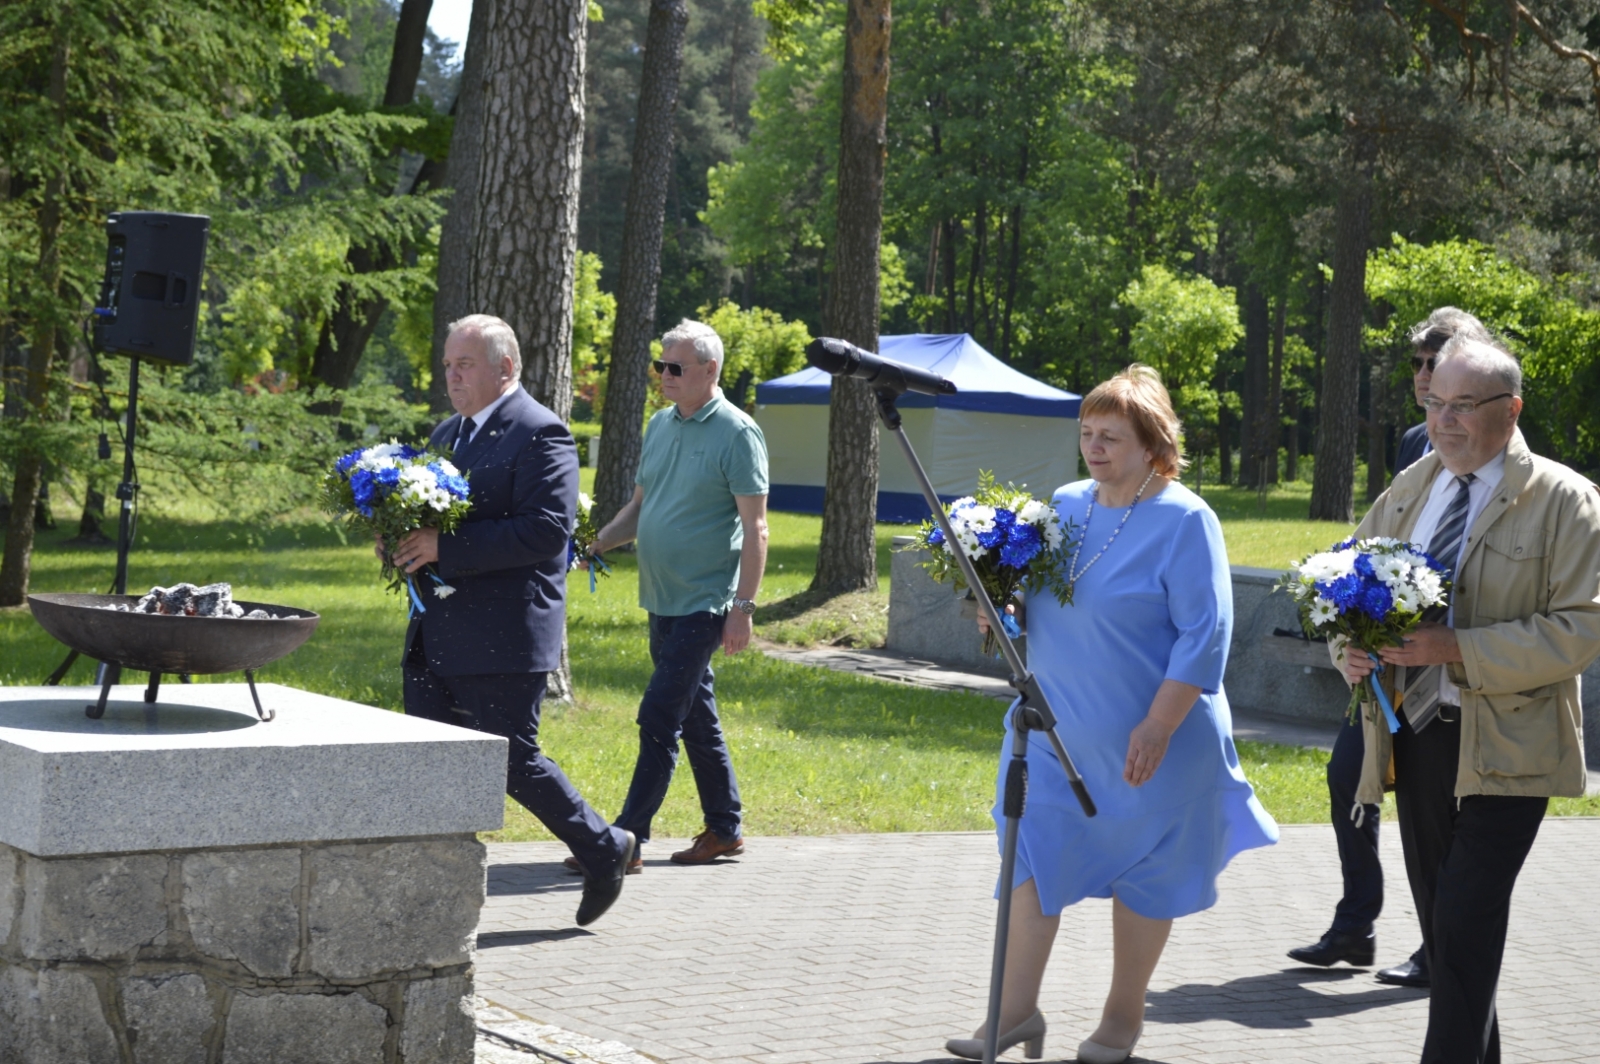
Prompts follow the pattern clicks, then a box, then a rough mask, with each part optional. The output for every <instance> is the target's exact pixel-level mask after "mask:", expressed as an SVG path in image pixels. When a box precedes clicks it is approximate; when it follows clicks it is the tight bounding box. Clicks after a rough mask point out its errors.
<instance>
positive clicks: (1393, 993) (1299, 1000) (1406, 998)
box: [1147, 968, 1428, 1030]
mask: <svg viewBox="0 0 1600 1064" xmlns="http://www.w3.org/2000/svg"><path fill="white" fill-rule="evenodd" d="M1367 977H1368V976H1367V973H1366V972H1364V971H1359V970H1353V969H1344V968H1341V969H1338V970H1334V971H1330V970H1327V969H1322V968H1287V969H1285V970H1283V971H1280V972H1264V973H1262V974H1260V975H1249V976H1245V977H1243V978H1240V979H1230V980H1229V981H1228V982H1226V983H1218V984H1210V983H1185V984H1184V985H1183V986H1175V987H1172V988H1171V989H1169V990H1161V991H1156V992H1153V993H1151V994H1150V996H1149V999H1148V1006H1147V1007H1148V1010H1149V1011H1148V1013H1147V1015H1148V1017H1149V1019H1150V1021H1151V1022H1152V1023H1163V1024H1181V1023H1199V1022H1202V1021H1204V1020H1228V1021H1229V1022H1231V1023H1237V1024H1239V1025H1241V1026H1244V1027H1252V1028H1257V1029H1275V1030H1283V1029H1292V1028H1301V1027H1310V1026H1311V1022H1312V1020H1314V1019H1326V1018H1329V1017H1334V1016H1349V1015H1353V1014H1355V1013H1358V1012H1366V1011H1367V1010H1369V1009H1378V1008H1384V1007H1385V1006H1389V1005H1403V1004H1405V1003H1406V1002H1410V1001H1418V1000H1423V999H1426V998H1427V996H1428V992H1427V991H1426V990H1413V989H1410V988H1407V987H1398V986H1383V985H1381V984H1377V983H1374V984H1373V985H1372V986H1371V988H1370V989H1367V990H1358V991H1356V992H1354V993H1341V994H1319V993H1317V991H1315V990H1313V989H1312V986H1314V985H1317V984H1329V983H1348V982H1349V981H1350V980H1351V979H1356V978H1367Z"/></svg>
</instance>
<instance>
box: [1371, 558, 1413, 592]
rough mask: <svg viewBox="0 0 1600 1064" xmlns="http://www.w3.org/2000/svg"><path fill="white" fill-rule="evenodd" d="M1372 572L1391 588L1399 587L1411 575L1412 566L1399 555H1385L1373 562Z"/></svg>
mask: <svg viewBox="0 0 1600 1064" xmlns="http://www.w3.org/2000/svg"><path fill="white" fill-rule="evenodd" d="M1372 571H1373V572H1374V573H1376V574H1377V575H1378V579H1379V580H1382V581H1383V582H1384V583H1385V584H1387V585H1388V586H1389V587H1390V588H1394V587H1397V586H1398V585H1400V584H1402V583H1404V582H1405V580H1406V578H1407V577H1408V576H1410V575H1411V566H1410V565H1408V564H1407V563H1406V562H1405V560H1404V559H1403V558H1401V557H1400V556H1399V555H1398V554H1385V555H1382V556H1381V557H1377V558H1374V559H1373V560H1372Z"/></svg>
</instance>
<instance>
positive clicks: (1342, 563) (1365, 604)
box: [1278, 536, 1450, 732]
mask: <svg viewBox="0 0 1600 1064" xmlns="http://www.w3.org/2000/svg"><path fill="white" fill-rule="evenodd" d="M1447 571H1448V570H1447V569H1446V568H1445V566H1444V565H1443V564H1441V563H1440V562H1439V560H1438V559H1437V558H1434V557H1432V556H1431V555H1429V554H1428V552H1427V551H1425V550H1423V549H1422V548H1421V547H1418V546H1416V545H1415V544H1411V543H1407V542H1405V541H1404V540H1399V539H1390V538H1388V537H1385V536H1378V537H1374V538H1372V539H1362V540H1357V539H1355V538H1351V539H1347V540H1345V541H1344V542H1343V543H1337V544H1335V545H1334V546H1333V548H1332V549H1331V550H1325V551H1318V552H1316V553H1314V554H1308V555H1307V556H1306V557H1304V558H1302V559H1301V560H1300V561H1298V562H1295V563H1294V564H1293V565H1292V566H1291V567H1290V569H1289V572H1288V573H1287V574H1286V575H1285V576H1284V578H1283V579H1282V580H1281V581H1279V582H1278V586H1279V587H1280V588H1283V589H1285V590H1287V591H1288V592H1289V594H1290V595H1291V596H1292V597H1293V598H1294V601H1295V604H1296V605H1297V606H1298V607H1299V608H1300V625H1301V627H1302V628H1304V629H1305V632H1306V635H1307V636H1308V637H1311V636H1321V637H1325V638H1326V637H1342V638H1343V639H1344V640H1345V653H1347V654H1348V653H1363V654H1366V655H1367V656H1368V657H1369V658H1371V659H1372V661H1373V662H1374V663H1376V664H1377V665H1378V668H1377V669H1376V670H1375V671H1374V672H1373V673H1372V674H1371V675H1370V676H1369V677H1367V679H1365V680H1363V681H1362V682H1361V683H1359V684H1357V685H1356V687H1355V689H1354V690H1353V691H1352V692H1351V694H1350V712H1351V713H1352V714H1354V713H1356V712H1358V707H1359V706H1360V704H1361V703H1362V702H1363V701H1369V702H1373V703H1376V704H1377V705H1379V706H1381V707H1382V708H1383V712H1384V716H1385V718H1386V722H1387V724H1388V727H1389V730H1390V731H1391V732H1393V731H1398V730H1399V728H1400V722H1399V720H1398V718H1396V717H1395V714H1394V707H1393V706H1392V705H1390V704H1389V698H1388V695H1386V694H1385V693H1384V690H1383V683H1382V676H1383V668H1384V666H1383V665H1382V663H1381V662H1379V661H1378V651H1379V650H1381V649H1383V648H1384V647H1388V646H1399V645H1400V643H1401V641H1402V640H1403V639H1404V638H1405V636H1407V635H1409V634H1410V633H1411V632H1413V631H1415V630H1416V628H1417V625H1418V624H1420V623H1421V622H1422V615H1423V612H1424V611H1425V610H1428V609H1432V608H1433V607H1436V606H1444V605H1446V604H1447V603H1448V602H1449V598H1450V580H1449V578H1448V577H1447V576H1446V573H1447ZM1352 719H1354V717H1353V716H1352Z"/></svg>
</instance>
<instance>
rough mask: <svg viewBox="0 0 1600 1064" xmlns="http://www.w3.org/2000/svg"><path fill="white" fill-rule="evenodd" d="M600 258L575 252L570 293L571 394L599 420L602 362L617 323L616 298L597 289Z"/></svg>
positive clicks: (590, 253) (586, 253) (602, 387)
mask: <svg viewBox="0 0 1600 1064" xmlns="http://www.w3.org/2000/svg"><path fill="white" fill-rule="evenodd" d="M600 269H601V265H600V256H599V255H596V254H594V253H593V252H589V251H580V252H579V253H578V262H577V268H576V271H575V276H574V278H573V293H572V395H573V399H574V401H575V402H577V403H578V404H580V405H587V406H588V410H589V414H588V416H591V417H595V418H598V417H599V416H600V411H601V410H603V409H604V408H605V406H604V403H605V399H604V391H605V360H606V356H607V355H608V354H609V353H610V351H611V330H612V328H613V326H614V325H615V324H616V320H617V298H616V296H613V295H612V294H611V293H609V292H602V291H601V290H600Z"/></svg>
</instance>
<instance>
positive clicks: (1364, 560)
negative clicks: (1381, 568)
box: [1355, 554, 1377, 576]
mask: <svg viewBox="0 0 1600 1064" xmlns="http://www.w3.org/2000/svg"><path fill="white" fill-rule="evenodd" d="M1355 570H1356V572H1358V573H1360V574H1361V575H1362V576H1376V575H1377V573H1375V572H1374V571H1373V568H1372V555H1370V554H1357V555H1356V564H1355Z"/></svg>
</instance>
